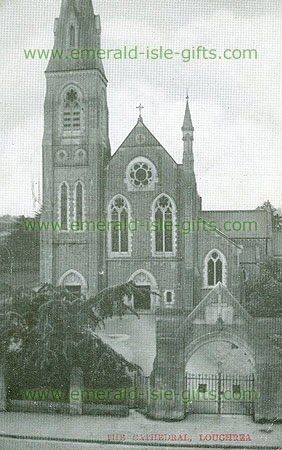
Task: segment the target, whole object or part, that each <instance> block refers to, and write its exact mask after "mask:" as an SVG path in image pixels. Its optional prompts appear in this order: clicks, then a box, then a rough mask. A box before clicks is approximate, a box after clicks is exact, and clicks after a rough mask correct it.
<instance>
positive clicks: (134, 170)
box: [129, 162, 153, 188]
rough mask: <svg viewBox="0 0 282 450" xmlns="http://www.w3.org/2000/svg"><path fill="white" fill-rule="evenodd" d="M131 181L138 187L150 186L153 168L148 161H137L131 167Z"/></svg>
mask: <svg viewBox="0 0 282 450" xmlns="http://www.w3.org/2000/svg"><path fill="white" fill-rule="evenodd" d="M129 176H130V182H131V184H133V186H135V187H137V188H143V187H145V186H148V185H149V184H150V183H151V181H152V179H153V169H152V167H150V166H149V164H148V163H146V162H136V163H134V164H133V166H132V167H131V169H130V173H129Z"/></svg>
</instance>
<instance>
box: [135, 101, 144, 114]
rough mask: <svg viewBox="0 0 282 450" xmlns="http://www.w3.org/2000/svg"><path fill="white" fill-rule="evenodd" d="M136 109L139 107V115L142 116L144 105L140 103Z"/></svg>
mask: <svg viewBox="0 0 282 450" xmlns="http://www.w3.org/2000/svg"><path fill="white" fill-rule="evenodd" d="M136 109H139V117H142V109H144V106H142V104H141V103H140V105H139V106H136Z"/></svg>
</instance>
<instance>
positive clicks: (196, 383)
mask: <svg viewBox="0 0 282 450" xmlns="http://www.w3.org/2000/svg"><path fill="white" fill-rule="evenodd" d="M186 386H187V390H186V391H185V392H184V393H183V400H184V402H185V404H186V412H189V413H197V414H238V415H239V414H240V415H248V416H252V415H253V412H254V402H255V401H256V399H257V393H256V391H255V389H254V375H228V374H224V373H221V372H218V373H216V374H197V375H195V374H190V373H187V374H186Z"/></svg>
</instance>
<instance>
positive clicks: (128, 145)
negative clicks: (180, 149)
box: [112, 117, 178, 165]
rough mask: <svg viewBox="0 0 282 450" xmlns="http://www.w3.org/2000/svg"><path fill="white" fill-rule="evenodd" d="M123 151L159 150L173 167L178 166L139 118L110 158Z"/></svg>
mask: <svg viewBox="0 0 282 450" xmlns="http://www.w3.org/2000/svg"><path fill="white" fill-rule="evenodd" d="M125 149H139V150H141V151H142V150H145V149H146V150H150V149H151V150H152V151H155V150H161V151H162V152H164V153H165V154H166V155H167V156H168V157H169V158H170V159H171V160H172V161H173V163H174V164H175V165H178V164H177V163H176V161H175V160H174V159H173V158H172V156H171V155H170V154H169V153H168V152H167V150H166V149H165V148H164V147H163V146H162V145H161V144H160V142H159V141H158V140H157V138H155V136H154V135H153V134H152V133H151V131H150V130H149V129H148V128H147V127H146V125H145V124H144V122H143V119H142V118H140V117H139V119H138V121H137V124H136V125H135V127H134V128H133V129H132V130H131V132H130V133H129V135H128V136H127V137H126V138H125V140H124V141H123V143H122V144H121V145H120V146H119V148H118V149H117V151H116V152H115V153H114V155H113V156H112V158H114V157H115V155H116V154H118V153H119V152H120V151H122V150H125Z"/></svg>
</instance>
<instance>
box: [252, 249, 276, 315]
mask: <svg viewBox="0 0 282 450" xmlns="http://www.w3.org/2000/svg"><path fill="white" fill-rule="evenodd" d="M246 306H247V309H248V311H249V312H250V314H252V315H254V316H257V317H278V316H280V317H281V316H282V261H281V260H280V259H277V258H268V259H267V260H265V261H264V262H262V263H261V264H260V271H259V275H258V276H257V277H256V278H254V279H249V280H248V281H247V282H246Z"/></svg>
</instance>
